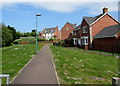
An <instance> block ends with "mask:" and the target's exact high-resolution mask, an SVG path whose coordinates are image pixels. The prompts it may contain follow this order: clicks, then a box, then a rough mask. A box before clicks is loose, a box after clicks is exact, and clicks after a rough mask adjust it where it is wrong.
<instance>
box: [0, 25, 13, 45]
mask: <svg viewBox="0 0 120 86" xmlns="http://www.w3.org/2000/svg"><path fill="white" fill-rule="evenodd" d="M12 42H13V36H12V31H11V30H9V29H8V28H7V27H2V46H10V45H11V44H12Z"/></svg>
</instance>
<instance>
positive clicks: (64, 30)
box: [61, 23, 74, 40]
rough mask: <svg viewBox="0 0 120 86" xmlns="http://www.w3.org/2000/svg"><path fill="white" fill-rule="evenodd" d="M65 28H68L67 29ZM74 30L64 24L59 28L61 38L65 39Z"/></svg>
mask: <svg viewBox="0 0 120 86" xmlns="http://www.w3.org/2000/svg"><path fill="white" fill-rule="evenodd" d="M66 28H69V29H68V30H67V29H66ZM73 30H74V28H73V27H72V26H71V25H70V24H68V23H66V24H65V25H64V27H63V28H62V29H61V40H65V39H68V37H69V35H70V33H71V32H72V31H73Z"/></svg>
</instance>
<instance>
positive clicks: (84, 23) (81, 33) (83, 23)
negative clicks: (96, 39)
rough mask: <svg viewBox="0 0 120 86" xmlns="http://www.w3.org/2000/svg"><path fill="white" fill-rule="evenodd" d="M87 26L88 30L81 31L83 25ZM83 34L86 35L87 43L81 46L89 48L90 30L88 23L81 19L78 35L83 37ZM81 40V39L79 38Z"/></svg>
mask: <svg viewBox="0 0 120 86" xmlns="http://www.w3.org/2000/svg"><path fill="white" fill-rule="evenodd" d="M84 26H87V28H88V32H87V33H83V29H82V28H83V27H84ZM84 36H88V45H82V46H81V47H82V48H83V49H89V46H90V31H89V25H88V24H87V22H86V21H85V20H84V19H83V21H82V24H81V29H80V37H84ZM81 42H82V40H81Z"/></svg>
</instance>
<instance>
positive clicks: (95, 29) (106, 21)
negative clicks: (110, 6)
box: [92, 14, 118, 37]
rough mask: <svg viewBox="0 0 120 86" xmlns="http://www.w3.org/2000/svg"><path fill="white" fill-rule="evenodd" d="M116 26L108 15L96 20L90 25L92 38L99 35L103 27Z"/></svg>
mask: <svg viewBox="0 0 120 86" xmlns="http://www.w3.org/2000/svg"><path fill="white" fill-rule="evenodd" d="M116 24H118V23H117V22H116V21H115V20H114V19H113V18H111V17H110V16H109V15H108V14H107V15H105V16H104V17H102V18H101V19H100V20H98V21H97V22H96V23H95V24H93V25H92V37H94V36H95V35H96V34H97V33H99V32H100V31H101V30H102V29H104V28H105V27H108V26H111V25H116Z"/></svg>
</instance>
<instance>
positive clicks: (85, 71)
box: [51, 46, 118, 84]
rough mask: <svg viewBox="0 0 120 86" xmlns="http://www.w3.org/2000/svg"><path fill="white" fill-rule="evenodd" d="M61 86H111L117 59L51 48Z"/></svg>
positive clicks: (61, 48)
mask: <svg viewBox="0 0 120 86" xmlns="http://www.w3.org/2000/svg"><path fill="white" fill-rule="evenodd" d="M51 50H52V53H53V59H54V62H55V65H56V70H57V73H58V76H59V80H60V83H61V84H112V77H115V76H118V58H116V57H113V56H106V55H100V54H95V53H90V52H84V51H78V50H70V49H67V48H64V47H55V46H51Z"/></svg>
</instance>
